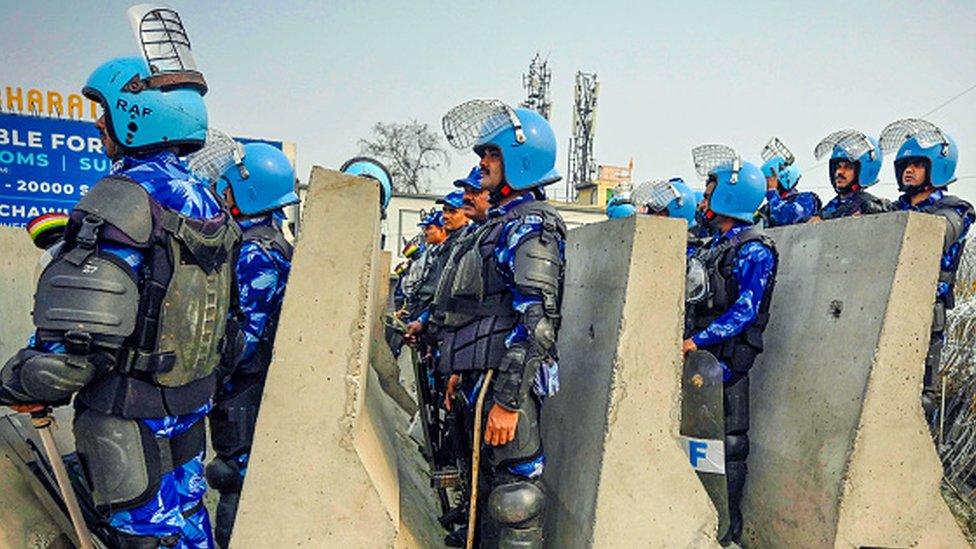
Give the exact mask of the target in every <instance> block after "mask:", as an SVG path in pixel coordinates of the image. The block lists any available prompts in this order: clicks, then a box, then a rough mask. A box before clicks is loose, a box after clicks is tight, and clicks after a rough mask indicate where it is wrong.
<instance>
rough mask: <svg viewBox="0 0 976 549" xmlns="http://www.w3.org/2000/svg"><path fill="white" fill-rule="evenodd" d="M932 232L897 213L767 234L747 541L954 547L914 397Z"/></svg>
mask: <svg viewBox="0 0 976 549" xmlns="http://www.w3.org/2000/svg"><path fill="white" fill-rule="evenodd" d="M942 232H943V228H942V221H941V220H938V219H936V218H934V217H931V216H924V215H921V214H908V213H894V214H886V215H880V216H869V217H862V218H849V219H842V220H837V221H831V222H825V223H821V224H818V225H799V226H793V227H786V228H781V229H775V230H772V231H770V234H771V235H772V237H773V238H774V239H775V241H776V245H777V249H778V251H779V258H780V264H779V273H778V276H777V281H776V287H775V293H774V297H773V304H772V308H771V311H770V314H771V319H770V322H769V325H768V327H767V329H766V334H765V346H766V348H765V351H764V352H763V354H762V355H760V358H759V360H758V361H757V362H756V365H755V366H754V367H753V370H752V373H751V384H752V387H751V408H752V410H751V411H752V414H751V416H752V417H751V430H750V435H751V453H750V455H749V461H748V463H749V471H750V473H749V478H748V481H747V484H746V494H745V501H744V514H745V519H746V539H748V540H749V541H750V542H751V544H752V545H755V546H759V547H825V546H843V547H850V546H885V547H904V546H965V541H964V539H963V538H962V535H961V533H960V531H959V529H958V527H957V526H956V525H955V523H954V522H953V519H952V517H951V515H950V513H949V510H948V508H947V507H946V505H945V503H944V502H943V501H942V500H941V497H940V495H939V487H938V480H939V477H940V475H941V467H940V465H939V463H938V459H937V457H936V453H935V449H934V447H933V445H932V442H931V439H929V438H928V434H927V429H926V427H925V423H924V421H923V418H922V414H921V407H920V404H919V394H920V392H921V376H922V365H923V361H924V356H925V350H926V348H927V345H928V337H929V325H930V323H931V319H932V305H933V301H934V296H935V282H936V277H937V272H938V263H939V256H940V254H941V246H942ZM957 543H958V545H956V544H957ZM919 544H921V545H919Z"/></svg>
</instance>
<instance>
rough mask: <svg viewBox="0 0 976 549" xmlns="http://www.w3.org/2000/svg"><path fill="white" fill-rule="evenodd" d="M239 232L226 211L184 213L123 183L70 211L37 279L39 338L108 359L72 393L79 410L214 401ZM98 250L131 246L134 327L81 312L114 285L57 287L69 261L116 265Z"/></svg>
mask: <svg viewBox="0 0 976 549" xmlns="http://www.w3.org/2000/svg"><path fill="white" fill-rule="evenodd" d="M240 234H241V233H240V230H239V229H238V227H237V224H236V223H234V222H233V220H232V219H231V217H230V215H229V214H228V213H227V212H223V213H221V214H220V215H218V216H217V217H214V218H211V219H193V218H189V217H186V216H184V215H181V214H179V213H177V212H176V211H174V210H170V209H168V208H166V207H164V206H162V205H161V204H159V203H158V202H156V201H155V200H154V199H153V198H152V197H151V196H150V195H149V193H148V192H146V190H145V189H143V188H142V187H141V186H140V185H139V184H138V183H136V182H135V181H132V180H131V179H128V178H125V177H119V176H111V177H107V178H105V179H103V180H101V181H100V182H99V183H98V184H97V185H95V186H94V187H92V189H91V191H89V193H88V194H87V195H86V196H85V197H84V198H82V200H81V201H80V202H79V203H78V205H77V206H75V209H74V210H73V212H72V214H71V217H70V221H69V224H68V227H67V229H66V231H65V245H64V246H63V247H62V249H61V251H60V252H59V255H58V257H56V258H55V259H54V260H53V261H52V262H51V264H50V265H49V266H48V268H47V269H45V272H44V273H42V275H41V280H40V281H39V283H38V295H37V298H36V300H35V311H34V321H35V325H36V326H37V329H38V331H37V333H38V338H39V340H40V341H44V340H58V341H65V343H66V347H67V352H68V354H69V355H70V354H77V355H89V354H91V353H101V354H103V355H107V356H110V357H111V360H109V361H108V362H106V363H105V367H104V369H103V371H101V372H99V374H98V377H97V378H96V379H95V380H94V381H93V382H92V383H90V384H89V385H87V386H85V387H84V388H83V389H81V391H80V392H79V393H78V398H77V400H78V404H80V405H81V406H83V407H88V408H92V409H95V410H98V411H99V412H102V413H105V414H111V415H117V416H121V417H126V418H145V417H163V416H173V415H182V414H187V413H191V412H193V411H195V410H197V409H199V408H200V407H201V406H203V405H204V404H206V403H207V402H208V401H209V400H210V399H211V398H212V397H213V394H214V390H215V388H216V379H215V377H216V376H215V374H214V368H215V367H216V366H217V364H218V362H219V357H220V353H221V351H222V348H223V346H224V344H225V327H226V322H227V313H228V310H229V308H230V307H231V301H232V296H233V295H234V294H233V292H232V285H233V278H234V276H233V273H234V265H233V262H232V259H233V258H234V257H235V254H236V248H237V246H238V245H239V242H240ZM100 244H117V245H121V246H126V247H131V248H135V249H138V250H139V251H140V252H141V253H142V255H143V257H144V261H143V264H142V267H141V273H140V274H139V275H138V277H137V276H136V275H134V274H133V273H132V272H131V270H130V269H129V268H128V266H127V265H126V266H125V269H124V272H126V273H128V276H129V277H131V278H132V282H133V284H134V285H135V287H136V288H137V289H138V304H137V305H135V304H134V302H132V303H133V305H132V309H133V313H134V314H133V317H134V329H129V328H131V326H130V327H127V328H126V329H125V330H118V329H117V327H113V326H111V325H103V324H100V323H99V321H98V317H97V316H95V315H93V314H91V313H87V312H86V310H85V303H84V300H85V299H88V300H89V303H93V304H94V303H97V301H95V300H97V298H98V296H97V294H98V293H100V292H101V293H111V292H112V291H113V289H112V288H111V287H107V286H106V287H104V288H96V287H91V288H88V289H87V291H86V292H85V293H80V292H79V290H73V289H72V288H71V286H70V285H67V286H66V285H65V284H63V281H64V280H65V279H64V275H61V274H59V273H60V272H61V270H63V268H64V267H66V266H68V265H72V266H75V267H77V268H79V269H80V273H81V274H82V275H84V273H85V269H86V268H87V269H91V268H97V265H98V262H111V263H113V264H121V263H122V261H121V260H120V259H119V258H118V257H116V256H114V255H113V254H110V253H108V252H104V251H101V250H100V249H99V247H98V245H100ZM119 266H120V267H121V265H119ZM133 297H135V296H133ZM66 303H71V304H72V306H73V307H74V308H70V307H69V308H67V309H66V308H64V304H66ZM59 304H60V305H59ZM59 307H61V308H59ZM96 310H97V309H96Z"/></svg>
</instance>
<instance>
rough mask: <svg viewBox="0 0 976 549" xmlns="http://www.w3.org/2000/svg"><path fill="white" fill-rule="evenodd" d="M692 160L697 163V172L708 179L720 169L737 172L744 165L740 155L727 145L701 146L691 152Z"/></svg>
mask: <svg viewBox="0 0 976 549" xmlns="http://www.w3.org/2000/svg"><path fill="white" fill-rule="evenodd" d="M691 158H692V160H694V162H695V171H697V172H698V175H700V176H701V177H708V175H709V174H711V173H712V172H714V171H715V170H717V169H719V168H729V169H731V170H732V171H733V172H737V171H738V170H739V166H740V165H741V163H742V161H741V160H740V159H739V155H738V153H736V152H735V150H734V149H732V147H729V146H727V145H715V144H710V145H699V146H697V147H695V148H694V149H692V150H691Z"/></svg>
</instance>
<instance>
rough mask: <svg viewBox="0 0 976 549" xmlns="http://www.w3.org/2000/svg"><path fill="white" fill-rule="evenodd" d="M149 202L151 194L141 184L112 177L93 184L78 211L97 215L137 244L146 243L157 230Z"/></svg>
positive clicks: (78, 206)
mask: <svg viewBox="0 0 976 549" xmlns="http://www.w3.org/2000/svg"><path fill="white" fill-rule="evenodd" d="M149 203H150V198H149V193H148V192H146V190H145V189H143V188H142V186H141V185H139V184H138V183H136V182H135V181H133V180H131V179H128V178H125V177H118V176H110V177H105V178H103V179H101V180H99V181H98V183H96V184H95V185H94V186H92V188H91V190H89V191H88V194H86V195H85V196H84V198H82V199H81V201H80V202H78V204H77V205H76V206H75V211H77V212H83V213H84V214H86V215H93V216H96V217H98V218H100V219H102V220H103V221H104V222H105V223H108V224H109V225H112V226H113V227H115V228H116V229H118V230H119V231H120V232H122V234H124V235H125V236H126V237H128V238H129V239H130V240H132V242H134V243H135V244H136V245H139V246H146V245H148V244H149V241H150V239H151V237H152V231H153V221H152V211H151V208H150V204H149ZM72 217H73V218H75V216H72ZM75 221H76V222H80V221H81V220H80V219H76V220H75Z"/></svg>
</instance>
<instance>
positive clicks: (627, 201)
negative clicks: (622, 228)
mask: <svg viewBox="0 0 976 549" xmlns="http://www.w3.org/2000/svg"><path fill="white" fill-rule="evenodd" d="M631 194H632V190H631V188H630V185H629V184H628V185H617V187H616V188H615V189H614V190H613V196H612V197H610V200H608V201H607V219H622V218H624V217H630V216H632V215H634V214H636V213H637V208H636V206H635V205H634V201H633V200H632V198H631Z"/></svg>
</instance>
